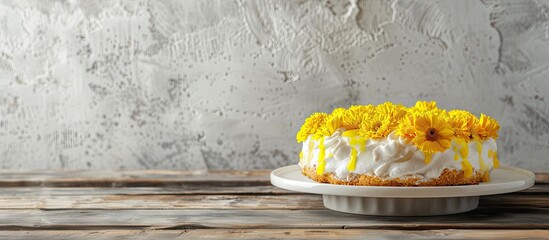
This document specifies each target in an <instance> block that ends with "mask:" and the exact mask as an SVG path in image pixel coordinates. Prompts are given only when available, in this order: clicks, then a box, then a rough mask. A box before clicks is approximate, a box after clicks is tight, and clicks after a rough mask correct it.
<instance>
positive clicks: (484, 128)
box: [473, 113, 499, 140]
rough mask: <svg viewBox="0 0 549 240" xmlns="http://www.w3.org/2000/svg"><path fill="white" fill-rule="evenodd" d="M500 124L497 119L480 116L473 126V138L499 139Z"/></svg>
mask: <svg viewBox="0 0 549 240" xmlns="http://www.w3.org/2000/svg"><path fill="white" fill-rule="evenodd" d="M498 130H499V123H498V121H496V120H495V119H493V118H491V117H489V116H487V115H484V114H483V113H481V114H480V118H479V119H478V121H476V122H475V123H474V126H473V138H477V139H482V140H486V139H488V138H493V139H497V138H498Z"/></svg>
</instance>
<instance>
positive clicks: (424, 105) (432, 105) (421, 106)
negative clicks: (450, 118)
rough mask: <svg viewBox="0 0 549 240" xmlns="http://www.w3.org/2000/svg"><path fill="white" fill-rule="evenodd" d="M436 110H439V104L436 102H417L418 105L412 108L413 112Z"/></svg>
mask: <svg viewBox="0 0 549 240" xmlns="http://www.w3.org/2000/svg"><path fill="white" fill-rule="evenodd" d="M435 109H437V103H436V102H435V101H430V102H427V101H417V102H416V105H414V106H413V107H412V108H411V110H412V111H418V112H428V111H431V110H435Z"/></svg>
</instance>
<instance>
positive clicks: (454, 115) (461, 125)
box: [448, 110, 476, 141]
mask: <svg viewBox="0 0 549 240" xmlns="http://www.w3.org/2000/svg"><path fill="white" fill-rule="evenodd" d="M448 116H449V117H450V118H449V119H448V123H449V124H450V126H451V127H452V129H454V136H456V137H458V138H461V139H463V140H466V141H469V140H470V139H471V131H472V128H473V124H474V123H475V121H476V117H475V115H473V114H471V113H470V112H467V111H463V110H452V111H450V112H448Z"/></svg>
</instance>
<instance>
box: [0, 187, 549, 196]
mask: <svg viewBox="0 0 549 240" xmlns="http://www.w3.org/2000/svg"><path fill="white" fill-rule="evenodd" d="M548 193H549V185H535V186H533V187H531V188H529V189H526V190H523V191H520V192H515V193H510V194H505V195H518V196H523V195H538V196H540V195H541V196H544V195H547V194H548ZM300 194H303V193H300V192H294V191H289V190H284V189H281V188H277V187H274V186H208V187H204V186H200V185H199V186H196V185H186V186H183V187H176V188H163V187H119V188H97V187H66V188H56V187H11V188H0V197H1V196H82V195H87V196H93V195H300Z"/></svg>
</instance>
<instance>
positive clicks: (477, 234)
mask: <svg viewBox="0 0 549 240" xmlns="http://www.w3.org/2000/svg"><path fill="white" fill-rule="evenodd" d="M265 237H268V238H269V239H289V238H291V239H303V240H308V239H350V240H352V239H409V240H424V239H472V240H475V239H486V240H491V239H495V240H499V239H549V230H482V229H476V230H456V229H447V230H424V231H414V230H408V231H401V230H370V229H325V230H324V229H323V230H314V229H191V230H84V231H82V230H78V231H74V230H62V231H50V230H45V231H1V232H0V239H14V240H22V239H42V240H50V239H83V240H86V239H93V240H107V239H135V240H157V239H263V238H265Z"/></svg>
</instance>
